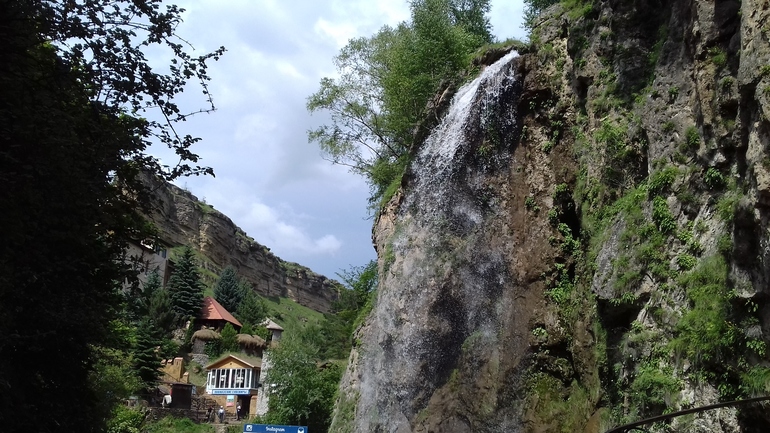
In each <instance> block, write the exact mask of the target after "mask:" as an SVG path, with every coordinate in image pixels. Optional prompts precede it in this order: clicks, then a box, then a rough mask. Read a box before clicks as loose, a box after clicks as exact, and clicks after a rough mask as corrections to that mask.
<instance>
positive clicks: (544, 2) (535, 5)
mask: <svg viewBox="0 0 770 433" xmlns="http://www.w3.org/2000/svg"><path fill="white" fill-rule="evenodd" d="M559 1H560V0H524V27H526V28H528V29H532V26H533V25H534V23H535V19H536V18H537V17H538V16H539V15H540V13H542V12H543V11H544V10H545V9H546V8H548V7H549V6H551V5H555V4H556V3H559Z"/></svg>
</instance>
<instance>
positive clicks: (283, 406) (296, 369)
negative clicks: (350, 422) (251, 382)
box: [263, 331, 342, 432]
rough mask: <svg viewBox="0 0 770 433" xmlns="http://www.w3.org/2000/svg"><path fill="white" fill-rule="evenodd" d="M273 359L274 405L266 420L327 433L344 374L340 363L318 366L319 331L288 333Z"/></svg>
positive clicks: (269, 378) (270, 372)
mask: <svg viewBox="0 0 770 433" xmlns="http://www.w3.org/2000/svg"><path fill="white" fill-rule="evenodd" d="M270 359H271V367H270V369H269V370H268V372H267V377H266V385H267V386H268V387H269V389H271V394H270V403H269V410H268V412H267V415H266V416H265V417H264V419H263V421H264V422H267V423H270V424H293V425H307V426H308V430H310V431H319V432H325V431H327V430H328V428H329V424H330V423H331V415H332V409H333V407H334V396H335V393H336V390H337V386H338V385H339V381H340V378H341V376H342V371H341V369H340V367H339V366H338V365H336V364H332V363H326V364H323V365H321V366H319V365H318V362H317V361H318V344H317V332H312V331H311V332H309V333H300V334H287V335H286V336H285V337H284V338H282V339H281V344H280V345H279V346H278V347H277V348H275V349H273V350H271V351H270Z"/></svg>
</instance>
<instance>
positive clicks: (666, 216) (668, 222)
mask: <svg viewBox="0 0 770 433" xmlns="http://www.w3.org/2000/svg"><path fill="white" fill-rule="evenodd" d="M652 220H653V222H655V225H656V226H657V227H658V230H660V232H661V233H665V234H668V233H674V232H675V231H676V220H675V219H674V216H673V215H671V209H669V208H668V203H667V202H666V199H664V198H663V197H660V196H657V197H655V198H654V199H653V200H652Z"/></svg>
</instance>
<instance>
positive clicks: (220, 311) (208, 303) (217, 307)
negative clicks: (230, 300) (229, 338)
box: [200, 296, 243, 328]
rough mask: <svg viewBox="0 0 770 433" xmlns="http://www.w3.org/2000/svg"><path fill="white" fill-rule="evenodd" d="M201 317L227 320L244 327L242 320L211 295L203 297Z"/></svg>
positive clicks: (203, 318)
mask: <svg viewBox="0 0 770 433" xmlns="http://www.w3.org/2000/svg"><path fill="white" fill-rule="evenodd" d="M200 318H201V319H202V320H226V321H228V322H230V323H232V324H233V325H236V326H238V327H239V328H242V327H243V325H241V322H239V321H238V319H236V318H235V317H233V315H232V314H230V312H229V311H227V310H226V309H225V307H223V306H222V305H221V304H220V303H219V302H217V300H216V299H214V298H212V297H211V296H206V297H205V298H203V308H201V315H200Z"/></svg>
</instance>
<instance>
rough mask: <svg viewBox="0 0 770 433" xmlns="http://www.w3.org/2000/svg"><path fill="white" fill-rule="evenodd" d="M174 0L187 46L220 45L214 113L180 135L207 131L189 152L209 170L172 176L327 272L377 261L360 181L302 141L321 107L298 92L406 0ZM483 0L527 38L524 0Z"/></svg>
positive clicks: (513, 32)
mask: <svg viewBox="0 0 770 433" xmlns="http://www.w3.org/2000/svg"><path fill="white" fill-rule="evenodd" d="M172 2H173V3H176V4H178V5H179V6H180V7H183V8H185V9H186V12H185V13H184V15H183V17H184V23H182V24H181V25H180V26H179V28H178V29H177V30H178V33H179V34H180V35H181V36H182V37H184V38H185V39H186V40H187V41H189V42H190V44H192V46H193V47H194V48H195V51H194V52H193V54H195V55H197V54H203V53H204V52H209V51H213V50H215V49H216V48H218V47H219V46H221V45H224V46H225V47H226V48H227V53H226V54H225V55H224V56H223V57H222V58H221V60H220V61H219V62H216V63H212V64H211V65H210V69H209V75H210V76H211V77H212V81H211V83H210V91H211V92H212V94H213V97H214V103H215V105H216V107H217V111H215V112H213V113H209V114H201V115H196V116H194V117H192V118H190V120H188V121H187V122H186V123H185V124H184V125H182V131H183V132H184V133H189V134H192V135H193V136H198V137H201V138H202V139H203V140H202V141H201V142H200V143H198V144H197V145H196V147H194V149H193V150H194V151H195V152H196V153H198V154H199V155H200V156H201V157H202V160H201V161H200V163H201V164H203V165H206V166H210V167H213V169H214V172H215V173H216V177H215V178H212V177H209V176H201V177H191V178H185V179H180V180H179V181H177V182H176V183H177V184H178V185H179V186H181V187H185V188H186V189H188V190H189V191H190V192H192V193H193V194H195V195H196V196H197V197H198V198H199V199H202V200H205V201H206V202H207V203H209V204H211V205H212V206H214V207H215V208H216V209H218V210H220V211H221V212H223V213H224V214H226V215H227V216H229V217H230V218H231V219H232V220H233V221H234V222H235V223H236V224H237V225H238V226H240V227H241V228H242V229H243V230H244V231H246V233H248V235H249V236H251V237H253V238H254V239H255V240H256V241H257V242H259V243H260V244H262V245H265V246H267V247H269V248H270V249H271V251H272V252H273V253H274V254H276V255H277V256H278V257H280V258H281V259H283V260H287V261H291V262H297V263H299V264H301V265H303V266H307V267H309V268H310V269H312V270H313V271H315V272H318V273H320V274H323V275H326V276H327V277H330V278H335V277H336V275H335V274H336V273H338V272H340V271H341V270H345V269H348V268H350V266H351V265H353V266H358V265H363V264H366V263H367V262H368V261H369V260H371V259H374V258H375V252H374V248H373V247H372V243H371V228H372V219H371V218H370V216H369V214H368V212H367V197H368V195H369V190H368V187H367V185H366V183H365V182H364V180H363V179H362V178H360V177H359V176H357V175H354V174H352V173H350V172H348V170H347V169H346V168H345V167H341V166H334V165H332V164H331V163H329V162H328V161H326V160H324V159H323V158H322V157H321V154H320V152H319V150H318V148H317V147H316V145H315V144H312V143H308V141H307V130H308V129H311V128H314V127H316V126H318V125H319V124H322V123H323V122H324V121H325V116H324V115H323V114H320V115H319V114H316V115H313V116H311V115H310V114H309V113H308V112H307V110H306V109H305V102H306V99H307V97H308V96H309V95H311V94H312V93H313V92H315V91H316V90H317V89H318V83H319V81H320V79H321V78H322V77H333V76H334V75H335V69H334V65H333V63H332V60H333V57H334V56H335V55H336V54H337V53H338V52H339V50H340V48H342V47H343V46H344V45H345V44H346V43H347V41H348V40H349V39H351V38H354V37H359V36H370V35H372V34H374V33H375V32H376V31H377V30H378V29H379V28H380V27H382V26H383V25H386V24H387V25H395V24H397V23H399V22H401V21H405V20H408V19H409V7H408V4H407V2H406V1H399V0H383V1H379V0H378V1H375V0H368V1H367V0H331V1H323V0H321V1H319V0H283V1H281V0H227V1H223V0H177V1H172ZM491 4H492V11H491V15H490V20H491V23H492V26H493V33H494V34H495V36H496V37H497V38H498V39H506V38H508V37H516V38H519V39H523V38H524V37H525V32H524V30H523V29H522V28H521V17H522V8H523V6H522V2H521V0H514V1H499V0H498V1H495V0H492V2H491ZM197 97H198V94H193V95H185V96H184V98H182V99H181V102H182V103H183V105H186V106H194V108H198V107H197V105H201V100H200V99H196V98H197ZM187 98H189V99H187ZM196 104H197V105H196ZM162 156H163V155H162V154H161V157H162Z"/></svg>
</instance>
